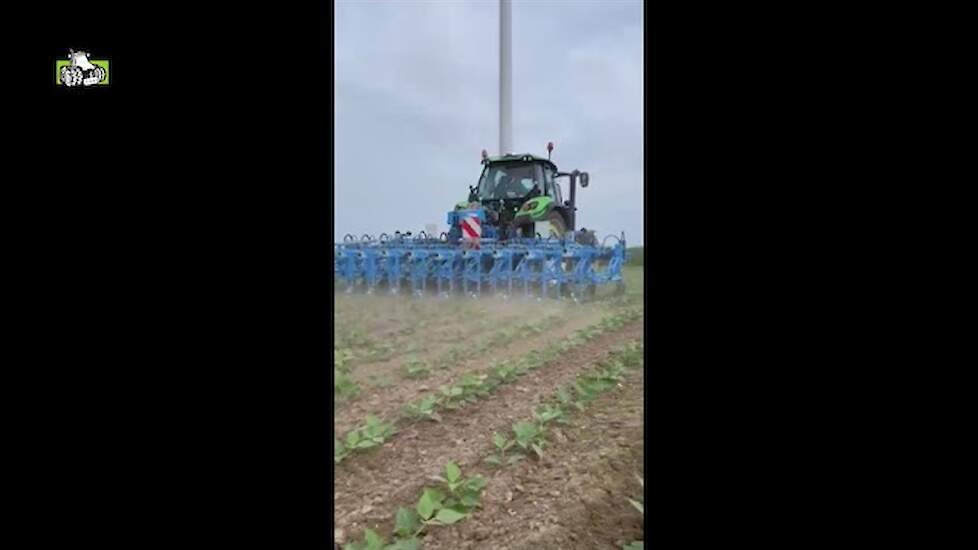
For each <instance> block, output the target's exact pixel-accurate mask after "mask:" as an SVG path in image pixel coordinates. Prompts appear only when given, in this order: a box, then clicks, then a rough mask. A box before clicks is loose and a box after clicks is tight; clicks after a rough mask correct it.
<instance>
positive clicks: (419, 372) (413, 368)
mask: <svg viewBox="0 0 978 550" xmlns="http://www.w3.org/2000/svg"><path fill="white" fill-rule="evenodd" d="M404 372H405V374H406V375H407V377H408V378H412V379H420V378H427V377H428V376H429V375H430V374H431V370H429V369H428V366H427V365H426V364H425V362H424V361H419V360H417V359H411V360H409V361H408V362H407V363H405V364H404Z"/></svg>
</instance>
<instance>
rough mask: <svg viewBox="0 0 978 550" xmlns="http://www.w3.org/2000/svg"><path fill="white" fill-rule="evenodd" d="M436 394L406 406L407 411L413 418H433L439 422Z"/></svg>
mask: <svg viewBox="0 0 978 550" xmlns="http://www.w3.org/2000/svg"><path fill="white" fill-rule="evenodd" d="M437 408H438V396H437V395H430V396H428V397H425V398H423V399H421V400H420V401H416V402H414V403H411V404H409V405H408V406H407V412H408V414H410V415H411V416H413V417H414V418H421V419H424V420H433V421H435V422H441V415H439V414H438V412H437V410H436V409H437Z"/></svg>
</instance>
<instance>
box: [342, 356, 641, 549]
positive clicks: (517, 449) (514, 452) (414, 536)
mask: <svg viewBox="0 0 978 550" xmlns="http://www.w3.org/2000/svg"><path fill="white" fill-rule="evenodd" d="M642 365H643V349H642V345H641V344H640V343H639V342H633V343H630V344H627V345H625V346H623V347H622V348H620V349H618V350H615V351H612V352H611V353H609V354H608V357H607V358H606V359H605V360H602V361H599V362H598V363H597V364H596V366H595V368H594V369H592V372H586V373H582V374H581V375H579V376H578V377H577V379H576V380H575V381H574V383H573V384H572V385H571V386H570V387H569V388H560V389H559V390H558V391H557V392H556V394H555V396H554V399H553V400H552V402H545V403H543V404H541V405H540V406H539V407H538V408H537V410H535V411H534V413H533V419H532V420H531V421H521V422H517V423H515V424H514V425H513V434H514V435H513V438H512V439H509V438H507V437H505V436H502V435H500V434H499V433H494V434H493V444H494V446H495V452H494V453H493V454H491V455H490V456H489V457H487V458H486V459H485V462H487V463H490V464H493V465H496V466H501V465H502V464H503V463H504V462H505V463H507V464H513V463H515V462H517V461H518V460H522V459H523V458H525V457H527V456H536V457H537V459H539V458H542V457H543V448H544V447H545V446H546V445H547V440H546V435H547V429H548V425H549V424H550V423H551V422H557V423H566V422H567V417H568V415H569V414H571V413H572V412H573V411H572V407H573V408H574V409H578V410H583V409H584V407H585V406H586V404H587V403H590V402H591V401H593V400H594V399H596V398H597V397H598V395H600V394H601V393H603V392H605V391H608V390H609V389H611V388H613V387H615V386H616V385H618V384H620V383H621V381H622V380H623V379H624V373H625V369H634V368H640V367H641V366H642ZM507 453H509V454H510V456H509V457H508V460H507V459H506V458H507ZM638 480H639V483H643V481H642V478H640V477H639V478H638ZM438 481H439V482H440V483H441V485H440V486H439V487H434V488H432V487H426V488H425V489H424V490H423V491H422V494H421V497H420V498H419V500H418V502H417V504H416V505H415V507H414V508H413V509H411V508H404V507H400V508H398V510H397V513H396V514H395V525H394V529H393V532H392V534H391V536H392V537H393V541H394V542H393V543H392V544H387V542H386V540H385V538H384V537H383V536H381V535H379V534H378V533H377V532H376V531H374V530H372V529H366V530H365V531H364V539H363V541H362V542H351V543H348V544H346V545H345V546H344V547H343V550H420V549H421V541H420V539H418V535H420V534H421V533H422V532H423V531H425V530H426V529H428V528H430V527H433V526H443V525H452V524H454V523H457V522H459V521H461V520H463V519H465V518H466V517H469V516H470V515H471V514H472V513H473V511H474V510H475V508H476V507H478V506H479V505H480V504H479V500H480V497H481V494H482V492H483V490H484V489H485V487H486V480H485V479H484V478H483V477H482V476H479V475H475V476H472V477H470V478H463V477H462V472H461V470H460V469H459V467H458V466H457V465H456V464H455V463H454V462H449V463H448V464H447V465H446V466H445V476H444V477H439V478H438ZM625 498H627V499H628V501H629V502H630V503H631V504H632V506H634V507H635V508H636V509H637V510H638V511H639V512H642V513H643V514H644V508H643V505H642V503H641V502H639V501H637V500H634V499H631V498H628V497H625ZM641 548H642V542H641V541H637V542H632V543H629V544H628V545H626V546H625V547H624V549H625V550H636V549H641Z"/></svg>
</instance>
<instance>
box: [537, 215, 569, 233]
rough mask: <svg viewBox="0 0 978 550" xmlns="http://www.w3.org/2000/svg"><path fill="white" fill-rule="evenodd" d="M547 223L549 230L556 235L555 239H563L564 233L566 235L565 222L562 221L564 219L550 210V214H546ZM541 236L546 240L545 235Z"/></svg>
mask: <svg viewBox="0 0 978 550" xmlns="http://www.w3.org/2000/svg"><path fill="white" fill-rule="evenodd" d="M547 221H548V222H550V228H551V229H553V231H554V233H556V234H557V237H563V236H564V233H567V222H565V221H564V217H563V216H561V215H560V212H557V211H556V210H551V211H550V213H549V214H547ZM541 236H542V237H543V238H544V239H546V238H547V235H541Z"/></svg>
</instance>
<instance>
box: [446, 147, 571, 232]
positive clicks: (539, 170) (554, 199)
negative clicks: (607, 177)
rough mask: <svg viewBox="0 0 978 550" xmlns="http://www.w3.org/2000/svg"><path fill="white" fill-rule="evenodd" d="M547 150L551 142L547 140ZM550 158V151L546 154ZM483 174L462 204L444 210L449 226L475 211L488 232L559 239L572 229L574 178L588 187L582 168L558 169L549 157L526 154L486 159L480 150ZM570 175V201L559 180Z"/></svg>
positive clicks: (549, 148)
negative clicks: (580, 169)
mask: <svg viewBox="0 0 978 550" xmlns="http://www.w3.org/2000/svg"><path fill="white" fill-rule="evenodd" d="M547 150H548V152H549V151H552V150H553V145H552V144H548V145H547ZM548 156H549V155H548ZM482 164H483V168H482V174H481V175H480V176H479V181H478V183H477V184H476V185H475V186H471V187H469V198H468V201H467V202H462V203H459V204H458V205H457V206H456V209H455V210H456V211H455V212H453V213H449V224H450V225H454V224H455V223H457V221H458V220H459V219H460V217H462V216H466V215H473V214H471V213H469V214H464V213H463V212H462V211H466V212H474V210H473V209H475V211H477V212H478V217H479V218H480V220H482V221H483V222H485V224H486V226H487V229H488V230H489V233H488V234H491V235H492V236H494V237H498V238H500V239H508V238H513V237H533V236H536V235H539V236H541V237H544V238H546V237H549V236H557V237H561V236H563V235H564V234H565V233H567V232H574V231H575V223H574V222H575V220H574V218H575V216H574V213H575V211H576V210H577V208H576V205H575V195H576V187H577V182H578V180H580V182H581V187H587V183H588V175H587V173H586V172H578V171H577V170H574V171H573V172H570V173H564V172H560V171H559V170H558V169H557V165H556V164H554V163H553V162H552V161H551V160H550V159H549V158H542V157H537V156H534V155H532V154H529V153H525V154H509V155H501V156H497V157H490V156H489V155H488V154H487V153H486V152H485V151H483V152H482ZM561 177H569V178H570V200H564V196H563V192H562V189H561V187H560V184H559V183H558V182H557V179H558V178H561Z"/></svg>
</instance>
